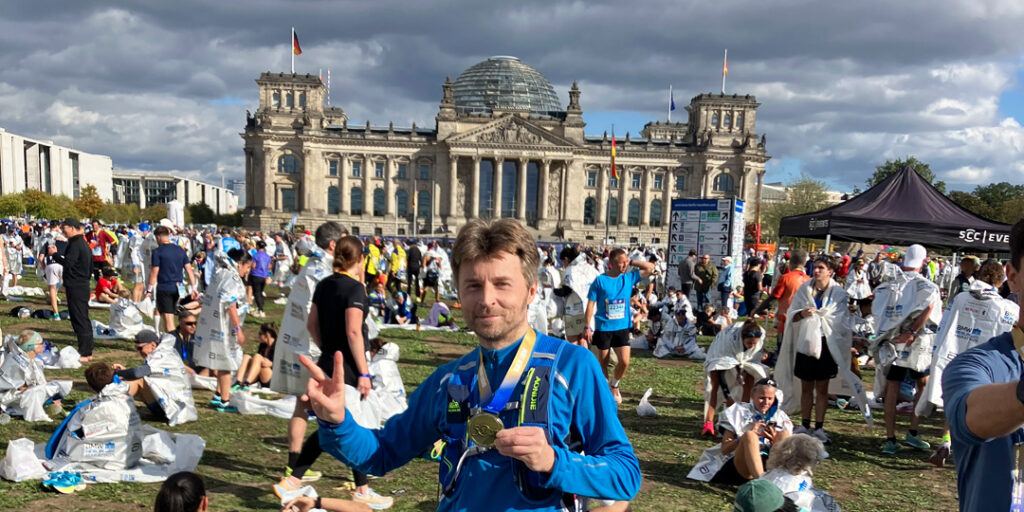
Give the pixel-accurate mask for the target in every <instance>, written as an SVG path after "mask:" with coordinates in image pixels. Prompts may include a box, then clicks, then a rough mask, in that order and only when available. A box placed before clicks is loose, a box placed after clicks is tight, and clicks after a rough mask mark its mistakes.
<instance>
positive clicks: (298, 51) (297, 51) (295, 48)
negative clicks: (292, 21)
mask: <svg viewBox="0 0 1024 512" xmlns="http://www.w3.org/2000/svg"><path fill="white" fill-rule="evenodd" d="M292 53H293V54H294V55H302V48H301V47H300V46H299V36H298V34H296V33H295V29H294V28H293V29H292Z"/></svg>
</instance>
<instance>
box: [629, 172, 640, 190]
mask: <svg viewBox="0 0 1024 512" xmlns="http://www.w3.org/2000/svg"><path fill="white" fill-rule="evenodd" d="M629 174H630V179H631V181H632V182H631V183H630V186H631V187H633V188H640V173H638V172H632V173H629Z"/></svg>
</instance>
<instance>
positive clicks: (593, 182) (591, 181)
mask: <svg viewBox="0 0 1024 512" xmlns="http://www.w3.org/2000/svg"><path fill="white" fill-rule="evenodd" d="M587 186H588V187H596V186H597V173H596V172H594V171H590V172H588V173H587Z"/></svg>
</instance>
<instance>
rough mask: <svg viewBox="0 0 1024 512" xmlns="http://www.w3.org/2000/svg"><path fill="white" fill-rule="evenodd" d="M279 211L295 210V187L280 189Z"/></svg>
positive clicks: (289, 211)
mask: <svg viewBox="0 0 1024 512" xmlns="http://www.w3.org/2000/svg"><path fill="white" fill-rule="evenodd" d="M281 211H283V212H286V213H292V212H294V211H295V189H294V188H282V189H281Z"/></svg>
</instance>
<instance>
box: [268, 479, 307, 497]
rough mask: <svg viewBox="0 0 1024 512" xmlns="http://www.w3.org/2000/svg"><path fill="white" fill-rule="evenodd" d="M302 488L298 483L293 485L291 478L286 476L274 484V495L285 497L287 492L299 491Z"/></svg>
mask: <svg viewBox="0 0 1024 512" xmlns="http://www.w3.org/2000/svg"><path fill="white" fill-rule="evenodd" d="M300 488H301V487H299V486H298V485H293V484H292V480H291V478H289V477H287V476H286V477H284V478H282V479H281V481H280V482H277V483H276V484H274V495H276V496H277V497H278V498H281V499H283V498H284V495H285V494H287V493H290V492H295V491H298V490H299V489H300Z"/></svg>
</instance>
